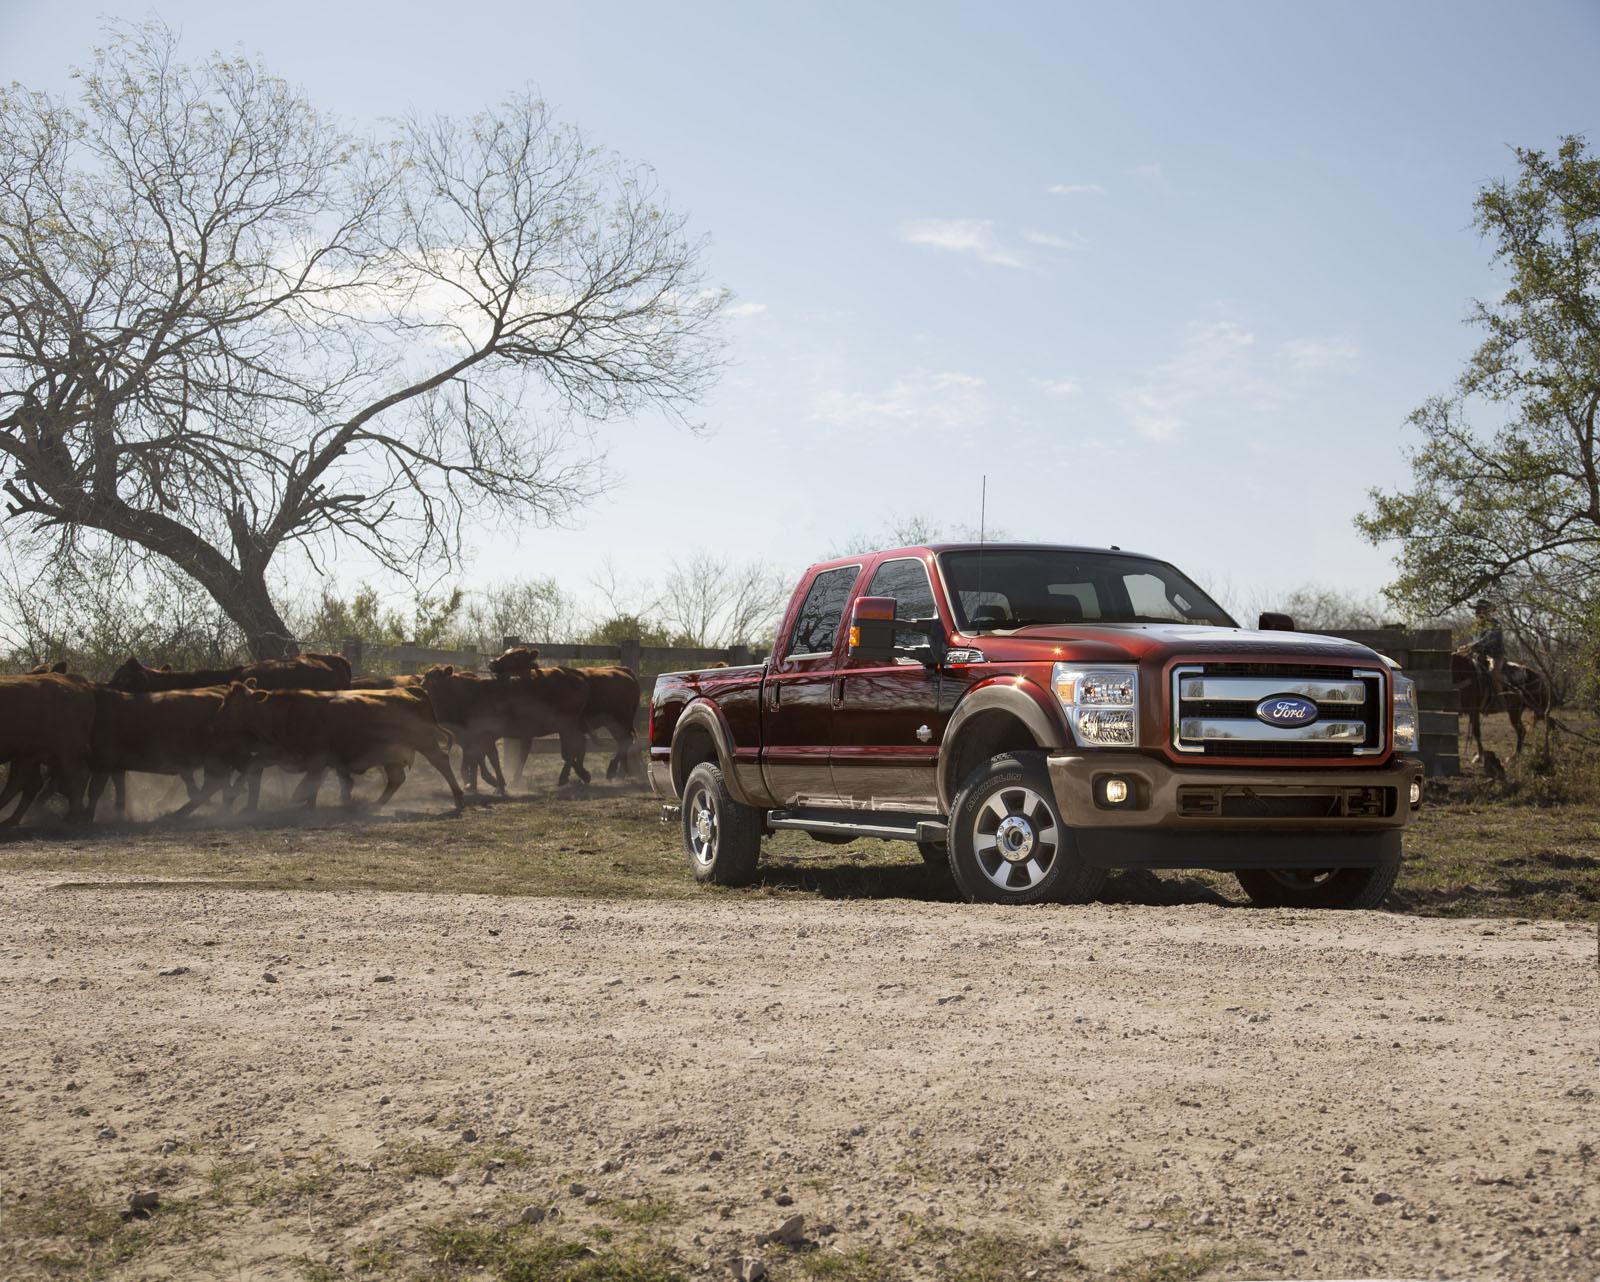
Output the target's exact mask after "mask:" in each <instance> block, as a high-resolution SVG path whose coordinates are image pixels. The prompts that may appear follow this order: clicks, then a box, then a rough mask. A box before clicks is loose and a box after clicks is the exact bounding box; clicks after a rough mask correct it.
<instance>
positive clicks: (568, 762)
mask: <svg viewBox="0 0 1600 1282" xmlns="http://www.w3.org/2000/svg"><path fill="white" fill-rule="evenodd" d="M587 744H588V738H587V736H586V735H585V734H584V733H583V727H582V726H572V727H569V728H567V729H564V730H562V731H561V759H562V761H563V762H564V763H565V764H564V765H563V766H562V767H561V778H560V779H559V780H557V781H556V786H557V787H560V786H561V785H562V784H564V783H566V781H567V771H568V770H569V769H570V770H571V771H572V772H573V773H574V774H576V775H577V776H578V778H579V779H581V780H582V781H583V782H584V783H588V782H589V779H590V775H589V772H588V771H587V770H585V769H584V768H583V757H584V753H585V752H586V751H587Z"/></svg>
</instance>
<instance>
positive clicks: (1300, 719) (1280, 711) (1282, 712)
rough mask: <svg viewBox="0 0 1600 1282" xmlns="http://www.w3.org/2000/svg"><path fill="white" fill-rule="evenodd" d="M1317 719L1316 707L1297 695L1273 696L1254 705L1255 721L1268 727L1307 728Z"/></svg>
mask: <svg viewBox="0 0 1600 1282" xmlns="http://www.w3.org/2000/svg"><path fill="white" fill-rule="evenodd" d="M1316 719H1317V705H1316V704H1314V703H1312V702H1311V700H1310V699H1302V698H1301V697H1300V696H1299V695H1297V694H1275V695H1272V696H1271V697H1270V698H1266V699H1263V700H1262V701H1261V702H1260V703H1258V704H1256V720H1257V721H1264V722H1266V723H1267V725H1269V726H1309V725H1310V724H1311V723H1312V722H1313V721H1315V720H1316Z"/></svg>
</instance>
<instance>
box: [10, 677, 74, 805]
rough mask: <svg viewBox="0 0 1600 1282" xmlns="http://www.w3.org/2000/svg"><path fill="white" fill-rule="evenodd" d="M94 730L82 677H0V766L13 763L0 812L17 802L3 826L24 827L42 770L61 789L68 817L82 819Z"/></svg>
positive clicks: (42, 781)
mask: <svg viewBox="0 0 1600 1282" xmlns="http://www.w3.org/2000/svg"><path fill="white" fill-rule="evenodd" d="M93 729H94V692H93V690H92V689H91V688H90V686H89V683H88V682H86V681H84V680H82V679H81V678H79V677H69V676H65V675H63V674H60V673H55V672H49V673H40V674H37V675H33V674H30V675H28V676H25V677H0V761H9V762H11V763H12V765H11V777H10V778H9V779H8V780H7V782H6V788H5V791H4V793H3V794H0V810H3V809H4V808H5V806H6V805H7V804H9V802H10V801H11V798H12V797H15V796H19V795H20V797H21V800H20V801H19V802H18V803H17V808H16V810H15V811H13V812H12V815H11V817H10V818H9V819H8V820H5V821H4V822H5V823H7V824H18V823H21V822H22V818H23V816H24V815H25V814H27V812H28V808H29V807H30V806H32V805H33V802H34V799H35V798H36V797H37V796H38V795H39V792H40V790H41V789H42V788H43V787H44V775H43V768H45V767H48V768H49V770H50V771H51V773H52V774H53V775H54V776H55V777H57V778H59V779H60V780H61V782H62V784H63V785H64V786H65V789H66V793H67V806H68V817H69V818H72V819H81V818H83V817H84V814H83V795H84V787H85V785H86V784H87V782H88V760H89V741H90V735H91V734H92V732H93Z"/></svg>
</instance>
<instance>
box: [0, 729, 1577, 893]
mask: <svg viewBox="0 0 1600 1282" xmlns="http://www.w3.org/2000/svg"><path fill="white" fill-rule="evenodd" d="M1564 717H1565V719H1566V721H1567V722H1568V723H1569V724H1572V725H1574V726H1575V727H1577V728H1581V729H1583V730H1584V731H1585V732H1587V733H1591V734H1593V733H1596V732H1597V727H1596V724H1595V722H1594V719H1593V718H1581V717H1578V716H1576V715H1574V714H1570V713H1568V714H1564ZM1485 730H1486V739H1487V743H1488V746H1489V747H1490V748H1492V749H1493V750H1494V751H1496V752H1497V753H1499V754H1500V756H1501V758H1502V760H1504V761H1505V762H1507V763H1508V765H1509V775H1508V778H1507V779H1506V780H1505V781H1504V782H1495V781H1489V780H1486V779H1485V778H1483V777H1482V776H1481V775H1476V774H1474V775H1469V776H1467V777H1465V778H1462V779H1458V780H1449V781H1439V782H1436V783H1434V784H1431V785H1430V796H1429V799H1428V804H1427V806H1426V807H1425V808H1424V810H1423V813H1422V815H1421V817H1420V819H1419V820H1418V822H1417V823H1416V824H1415V825H1414V826H1413V828H1412V829H1411V832H1410V834H1409V835H1408V837H1407V863H1406V867H1405V870H1404V872H1403V873H1402V876H1401V881H1400V885H1399V887H1398V889H1397V891H1396V894H1395V897H1394V900H1393V904H1392V906H1393V907H1395V908H1398V909H1400V910H1402V911H1409V912H1418V913H1425V914H1431V915H1451V916H1512V917H1517V916H1528V917H1531V916H1539V917H1567V918H1591V917H1594V916H1597V915H1600V755H1597V754H1596V753H1595V752H1594V751H1593V750H1592V749H1590V748H1588V747H1587V745H1583V744H1581V743H1578V742H1576V741H1572V740H1567V741H1566V742H1565V743H1564V744H1562V745H1561V747H1560V751H1559V753H1558V755H1557V757H1556V760H1555V762H1554V763H1553V764H1547V763H1544V762H1542V761H1541V759H1540V756H1539V753H1538V742H1537V741H1535V740H1532V739H1530V746H1529V750H1528V751H1527V752H1525V753H1524V754H1523V757H1522V758H1521V759H1519V760H1516V761H1513V760H1512V755H1511V749H1512V746H1513V744H1512V739H1511V734H1510V730H1509V727H1508V726H1507V724H1506V722H1505V719H1504V718H1503V717H1502V718H1499V719H1497V720H1496V721H1493V722H1490V723H1489V724H1488V725H1487V726H1486V727H1485ZM555 771H556V766H555V764H554V761H553V759H552V758H547V757H538V758H534V759H533V760H532V761H531V762H530V765H529V773H528V778H527V780H526V781H525V787H524V788H523V789H522V790H519V791H517V792H516V793H514V795H513V796H512V798H511V799H509V800H504V801H490V800H484V801H479V802H475V803H472V804H469V806H468V807H467V809H466V810H465V812H464V813H461V814H459V815H458V814H456V813H454V812H453V811H452V810H451V809H450V807H449V804H448V798H447V796H446V794H445V793H444V791H443V790H442V788H438V787H436V786H435V785H436V784H437V780H435V779H432V778H430V777H429V775H428V772H427V771H426V770H423V771H420V772H419V773H418V774H417V776H416V777H415V778H414V779H413V781H412V782H411V783H409V784H408V785H407V787H406V789H405V790H404V791H402V792H401V794H400V797H399V804H398V805H397V806H396V807H395V808H393V809H392V810H390V811H386V812H382V813H374V812H373V811H371V810H362V809H359V808H358V809H357V810H355V811H352V812H345V811H343V810H340V809H339V808H337V807H326V806H325V807H323V808H321V809H319V810H317V811H315V812H309V813H308V812H292V811H288V810H284V809H278V810H270V809H269V810H265V811H264V812H263V814H262V816H261V818H260V821H259V822H256V823H253V824H245V823H242V822H237V821H219V820H218V819H216V818H215V817H208V816H207V815H205V814H201V815H198V816H195V817H192V818H190V819H186V820H180V821H173V820H165V821H163V820H158V821H155V822H150V823H139V824H124V825H99V826H96V827H94V828H92V829H81V828H80V829H74V828H70V827H67V826H65V825H48V826H43V827H36V828H29V829H24V830H22V831H19V832H7V833H6V834H5V835H4V836H3V837H0V874H3V873H4V872H7V871H14V872H15V871H37V872H48V873H51V874H58V875H60V876H61V878H62V881H63V883H64V884H65V885H69V886H70V885H80V884H85V883H91V884H92V883H99V882H106V881H118V882H124V881H129V880H132V881H137V882H145V883H156V884H194V883H204V884H207V885H212V886H219V887H229V888H233V889H239V890H248V889H253V888H272V889H305V890H388V891H430V892H464V893H472V894H488V895H563V896H576V897H597V898H654V899H661V898H681V897H684V896H689V895H696V894H708V893H714V894H755V895H765V896H788V895H800V896H809V897H821V898H911V899H925V900H937V901H950V900H953V899H954V898H955V892H954V888H953V886H952V884H951V882H950V879H949V877H948V876H947V875H945V874H943V873H942V872H941V871H939V870H929V869H927V868H926V867H924V865H923V864H922V862H921V860H920V859H919V858H918V856H917V854H916V852H915V851H914V850H912V849H911V848H910V847H909V846H908V845H904V844H900V843H887V842H876V841H860V842H855V843H852V844H851V845H848V846H823V845H819V844H817V843H814V842H812V841H810V840H809V839H808V838H806V837H804V836H802V835H800V834H795V833H785V834H780V835H779V836H777V837H774V838H772V839H771V840H770V841H769V842H768V843H767V847H766V852H765V854H764V857H763V864H762V877H761V881H760V882H759V883H758V885H757V886H756V887H754V888H753V889H751V890H749V891H733V892H729V891H707V890H702V889H701V888H699V887H697V886H696V885H695V884H694V883H693V881H692V880H691V879H690V878H689V876H688V874H687V872H686V870H685V869H684V866H683V861H682V856H681V855H680V853H679V848H678V841H677V835H676V832H675V830H672V829H665V828H663V827H662V826H661V825H660V823H659V822H658V818H657V813H658V807H657V806H656V804H655V802H654V800H653V799H652V798H651V797H650V796H649V795H648V794H647V793H646V792H644V791H643V790H642V789H641V788H640V787H639V786H638V785H636V784H622V783H616V784H596V785H595V786H593V787H588V788H582V787H573V788H568V789H557V788H556V787H555ZM160 786H161V787H163V788H164V787H165V784H161V785H160ZM374 787H375V785H374V784H372V783H370V782H369V783H368V784H367V785H366V789H367V792H368V795H370V794H371V791H372V789H373V788H374ZM358 795H359V794H358ZM1105 897H1106V898H1107V899H1109V900H1112V901H1115V902H1124V903H1145V904H1163V903H1241V902H1242V896H1241V894H1240V893H1239V890H1238V887H1237V885H1236V883H1235V882H1234V880H1233V878H1232V877H1229V876H1226V875H1222V874H1208V873H1165V874H1160V875H1154V874H1149V873H1124V874H1117V875H1114V876H1113V877H1112V878H1111V879H1110V880H1109V882H1108V883H1107V887H1106V891H1105Z"/></svg>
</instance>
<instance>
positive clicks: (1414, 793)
mask: <svg viewBox="0 0 1600 1282" xmlns="http://www.w3.org/2000/svg"><path fill="white" fill-rule="evenodd" d="M1411 804H1412V805H1413V806H1420V805H1421V804H1422V780H1420V779H1413V780H1412V781H1411Z"/></svg>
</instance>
